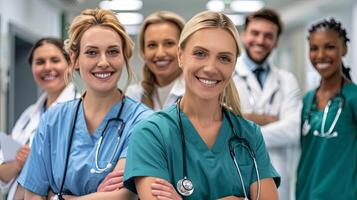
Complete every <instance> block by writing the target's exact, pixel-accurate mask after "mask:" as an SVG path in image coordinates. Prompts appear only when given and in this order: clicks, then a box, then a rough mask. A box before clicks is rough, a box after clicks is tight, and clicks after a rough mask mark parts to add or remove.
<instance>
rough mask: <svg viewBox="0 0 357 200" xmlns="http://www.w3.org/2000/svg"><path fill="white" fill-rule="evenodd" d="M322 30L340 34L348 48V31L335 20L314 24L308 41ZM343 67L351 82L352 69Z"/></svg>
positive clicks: (325, 20)
mask: <svg viewBox="0 0 357 200" xmlns="http://www.w3.org/2000/svg"><path fill="white" fill-rule="evenodd" d="M320 29H326V30H333V31H336V33H338V36H339V37H340V38H341V39H342V40H343V45H345V47H346V48H347V43H348V42H349V41H350V39H349V38H348V36H347V32H346V29H345V28H343V27H342V24H341V22H339V21H336V20H335V19H334V18H330V19H324V20H322V21H319V22H317V23H316V24H313V25H312V26H311V27H310V29H309V36H308V40H310V35H311V34H312V33H315V32H316V31H318V30H320ZM341 66H342V73H343V75H344V76H346V78H348V79H349V80H351V75H350V68H348V67H346V66H345V65H344V63H343V62H342V63H341Z"/></svg>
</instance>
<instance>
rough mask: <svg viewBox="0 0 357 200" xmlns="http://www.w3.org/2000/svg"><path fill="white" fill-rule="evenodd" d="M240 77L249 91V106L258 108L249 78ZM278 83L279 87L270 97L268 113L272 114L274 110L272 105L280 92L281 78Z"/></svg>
mask: <svg viewBox="0 0 357 200" xmlns="http://www.w3.org/2000/svg"><path fill="white" fill-rule="evenodd" d="M236 73H237V72H236ZM238 76H239V77H240V78H241V79H243V81H244V83H245V85H246V88H247V90H248V102H249V105H250V107H251V108H254V106H256V100H255V98H254V96H253V89H252V87H250V85H249V83H248V79H247V76H243V75H239V74H238ZM277 82H278V87H277V88H276V89H275V90H274V91H273V93H272V94H271V96H270V99H269V104H268V109H269V110H266V112H267V113H270V109H271V108H272V105H273V103H274V99H275V96H276V94H277V93H278V92H279V90H280V88H281V81H280V79H279V78H278V79H277Z"/></svg>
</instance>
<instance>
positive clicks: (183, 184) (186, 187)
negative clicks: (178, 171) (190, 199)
mask: <svg viewBox="0 0 357 200" xmlns="http://www.w3.org/2000/svg"><path fill="white" fill-rule="evenodd" d="M176 189H177V191H178V192H179V193H180V194H181V195H183V196H190V195H191V194H192V193H193V191H194V187H193V184H192V181H191V180H190V179H188V178H187V177H184V178H183V179H180V180H179V181H177V186H176Z"/></svg>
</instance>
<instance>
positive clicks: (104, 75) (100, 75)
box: [92, 72, 114, 79]
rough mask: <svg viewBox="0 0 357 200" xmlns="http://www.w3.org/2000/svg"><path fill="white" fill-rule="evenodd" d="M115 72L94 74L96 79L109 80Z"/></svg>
mask: <svg viewBox="0 0 357 200" xmlns="http://www.w3.org/2000/svg"><path fill="white" fill-rule="evenodd" d="M113 73H114V72H94V73H92V74H93V75H94V76H95V77H96V78H99V79H107V78H109V77H110V76H111V75H112V74H113Z"/></svg>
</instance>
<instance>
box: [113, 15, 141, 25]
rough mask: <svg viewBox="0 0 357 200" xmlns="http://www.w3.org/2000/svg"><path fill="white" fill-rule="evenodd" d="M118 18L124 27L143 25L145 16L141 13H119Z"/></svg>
mask: <svg viewBox="0 0 357 200" xmlns="http://www.w3.org/2000/svg"><path fill="white" fill-rule="evenodd" d="M117 17H118V19H119V21H120V22H121V23H123V24H124V25H136V24H141V22H142V21H143V19H144V16H143V15H142V14H140V13H133V12H131V13H129V12H127V13H118V14H117Z"/></svg>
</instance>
